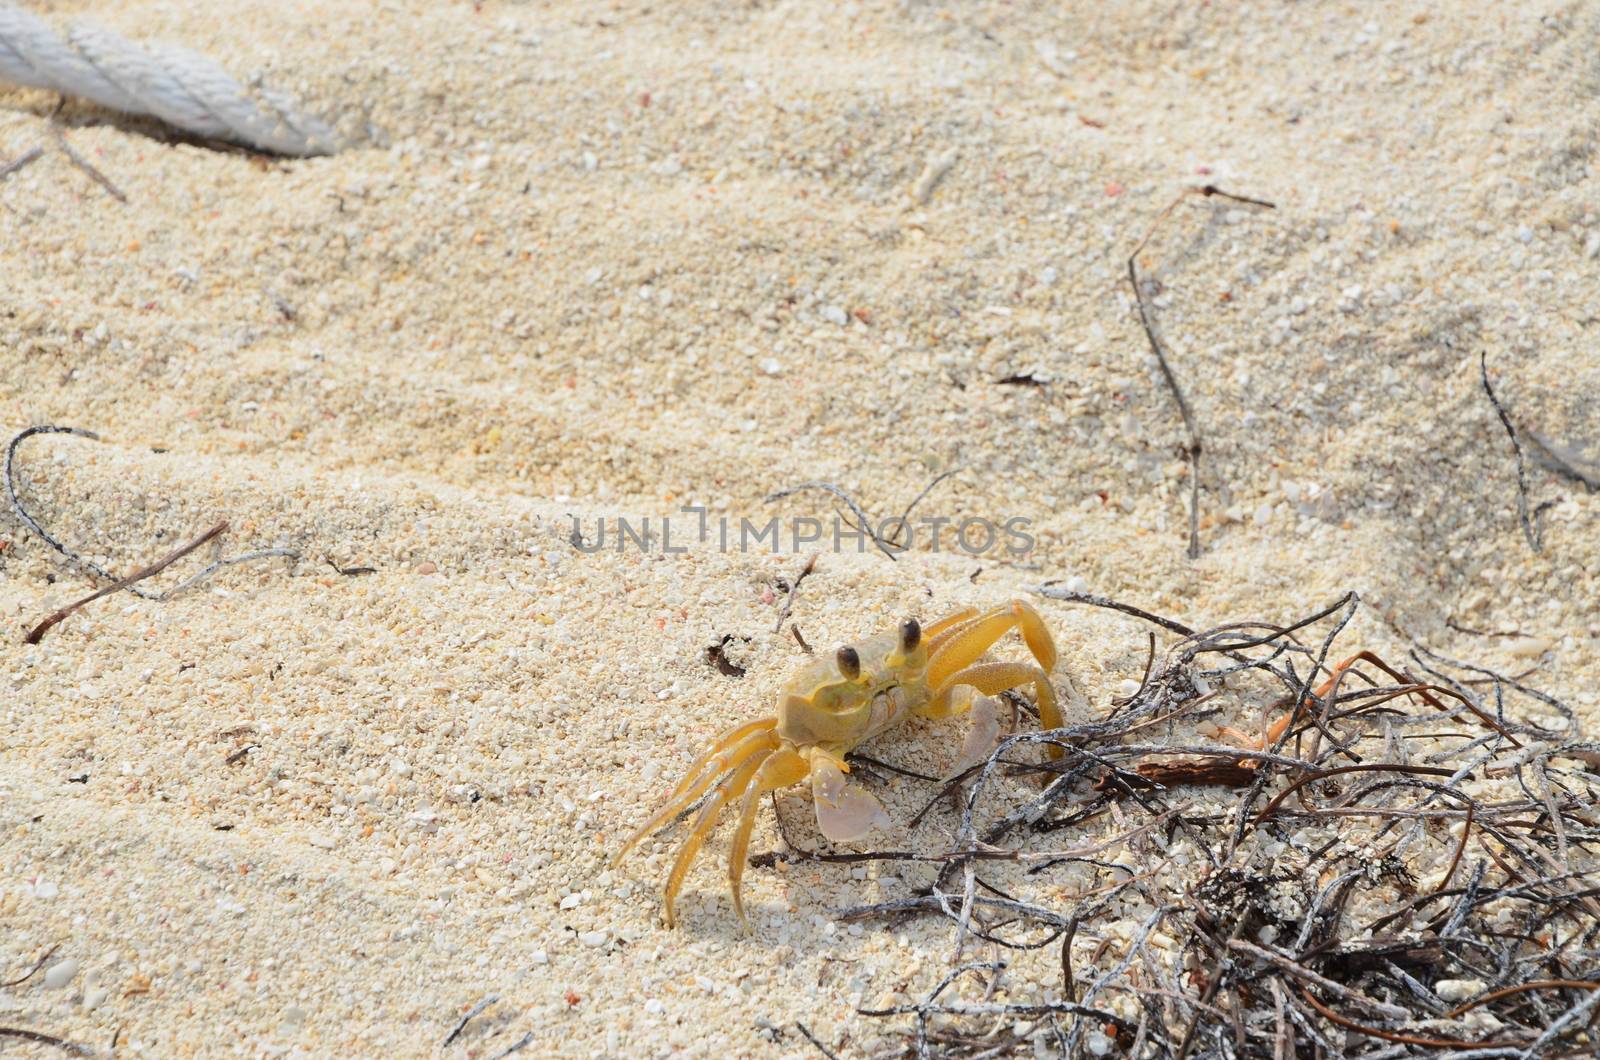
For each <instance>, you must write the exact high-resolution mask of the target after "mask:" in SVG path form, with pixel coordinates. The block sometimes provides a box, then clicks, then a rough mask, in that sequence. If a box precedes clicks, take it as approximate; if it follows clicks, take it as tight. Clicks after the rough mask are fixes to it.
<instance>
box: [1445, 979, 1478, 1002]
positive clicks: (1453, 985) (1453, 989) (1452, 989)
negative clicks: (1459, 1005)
mask: <svg viewBox="0 0 1600 1060" xmlns="http://www.w3.org/2000/svg"><path fill="white" fill-rule="evenodd" d="M1483 990H1484V982H1483V980H1482V979H1441V980H1439V981H1438V982H1437V983H1435V984H1434V986H1433V992H1434V993H1435V994H1438V995H1439V1000H1441V1001H1465V1000H1466V999H1467V998H1469V997H1476V996H1478V995H1479V994H1481V993H1483Z"/></svg>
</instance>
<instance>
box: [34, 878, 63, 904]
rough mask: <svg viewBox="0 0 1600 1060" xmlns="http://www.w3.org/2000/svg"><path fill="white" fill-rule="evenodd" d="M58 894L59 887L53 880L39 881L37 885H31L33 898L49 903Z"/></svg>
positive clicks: (59, 891)
mask: <svg viewBox="0 0 1600 1060" xmlns="http://www.w3.org/2000/svg"><path fill="white" fill-rule="evenodd" d="M60 893H61V887H60V885H59V884H57V883H56V882H55V881H53V880H40V881H39V882H38V883H36V884H34V885H33V896H34V897H35V898H42V899H44V900H45V901H49V900H50V899H52V898H54V897H56V896H57V895H59V894H60Z"/></svg>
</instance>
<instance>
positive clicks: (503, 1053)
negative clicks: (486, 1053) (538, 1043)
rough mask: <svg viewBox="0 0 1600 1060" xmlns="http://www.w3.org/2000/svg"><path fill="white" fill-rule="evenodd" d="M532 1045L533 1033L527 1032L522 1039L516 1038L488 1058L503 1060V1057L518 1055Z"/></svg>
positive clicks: (490, 1059)
mask: <svg viewBox="0 0 1600 1060" xmlns="http://www.w3.org/2000/svg"><path fill="white" fill-rule="evenodd" d="M532 1044H533V1031H528V1032H527V1033H526V1034H524V1035H523V1036H522V1037H520V1038H518V1039H517V1040H516V1041H514V1042H512V1043H511V1044H510V1045H508V1046H506V1047H505V1048H504V1049H502V1050H500V1051H499V1052H498V1053H495V1054H494V1055H493V1056H491V1057H489V1060H504V1058H505V1057H508V1056H510V1055H511V1054H512V1053H520V1052H521V1051H522V1050H524V1049H526V1048H527V1047H528V1046H530V1045H532Z"/></svg>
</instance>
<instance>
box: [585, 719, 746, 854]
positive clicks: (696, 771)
mask: <svg viewBox="0 0 1600 1060" xmlns="http://www.w3.org/2000/svg"><path fill="white" fill-rule="evenodd" d="M772 725H773V722H772V719H770V718H768V719H767V720H766V721H763V722H758V723H754V724H753V725H747V726H743V727H741V728H738V729H735V730H733V731H732V732H730V733H728V734H727V735H726V736H724V737H723V739H722V740H718V741H717V743H716V744H714V745H713V746H712V750H711V751H709V752H707V753H706V754H704V755H702V756H701V757H700V761H699V762H698V763H696V766H695V767H691V768H690V770H689V773H688V775H687V776H685V777H684V778H683V780H682V781H681V782H680V783H679V784H678V786H677V788H676V789H674V790H673V792H672V794H671V795H669V796H668V797H667V801H666V804H665V805H664V806H662V807H661V809H659V810H657V811H656V812H655V814H653V815H652V816H651V818H650V819H649V820H648V821H646V822H645V823H644V824H642V825H640V826H639V830H638V831H636V832H634V833H633V835H631V836H629V837H628V841H627V842H626V843H623V844H622V849H621V850H618V851H617V853H616V855H615V856H614V857H612V859H611V864H612V865H616V864H617V863H618V862H620V861H621V860H622V859H623V857H625V856H626V855H627V853H628V851H630V850H632V849H633V848H634V847H635V846H636V845H637V844H638V842H639V840H641V839H643V838H644V837H645V836H647V835H649V834H650V833H651V832H654V831H655V830H656V829H657V828H660V827H661V826H662V825H664V824H666V823H667V822H668V821H670V820H672V819H673V818H674V817H676V816H678V814H680V813H682V812H683V811H684V810H685V809H686V808H687V807H688V806H689V805H690V804H692V803H693V802H694V800H696V799H698V798H699V797H700V794H701V792H703V791H705V790H706V789H707V788H709V787H710V786H711V782H712V781H713V780H716V779H717V777H719V776H721V775H722V773H723V772H725V771H726V770H729V769H732V768H733V767H734V766H737V765H739V764H740V763H741V762H744V761H745V760H747V759H748V758H749V757H750V756H751V755H754V754H758V753H760V752H762V751H765V750H770V749H771V747H772V742H773V740H774V739H776V737H775V736H774V734H773V731H772ZM741 733H744V734H745V735H744V738H743V739H741V740H738V741H737V742H735V743H734V744H732V745H731V746H728V747H725V748H723V749H722V750H720V751H718V750H717V748H718V747H721V746H722V744H723V743H724V742H725V741H726V740H729V739H732V738H734V737H736V736H738V735H739V734H741Z"/></svg>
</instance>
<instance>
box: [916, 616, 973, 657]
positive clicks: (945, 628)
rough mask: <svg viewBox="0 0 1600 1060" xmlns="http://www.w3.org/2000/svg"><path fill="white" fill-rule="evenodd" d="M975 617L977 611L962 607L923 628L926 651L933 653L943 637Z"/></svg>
mask: <svg viewBox="0 0 1600 1060" xmlns="http://www.w3.org/2000/svg"><path fill="white" fill-rule="evenodd" d="M977 616H978V609H977V608H976V607H963V608H962V609H961V610H959V611H956V612H954V613H953V614H948V615H945V616H944V617H943V618H941V619H940V620H939V621H937V622H935V623H933V624H932V625H930V626H926V627H924V628H923V630H922V639H923V641H924V642H925V643H926V644H927V645H928V650H929V651H933V650H934V649H935V648H937V647H938V646H939V642H940V641H941V640H942V639H943V638H944V637H945V635H946V634H948V633H949V632H950V631H951V630H952V629H955V628H956V627H957V626H960V625H963V624H964V623H966V622H968V621H970V620H971V619H974V618H976V617H977Z"/></svg>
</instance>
